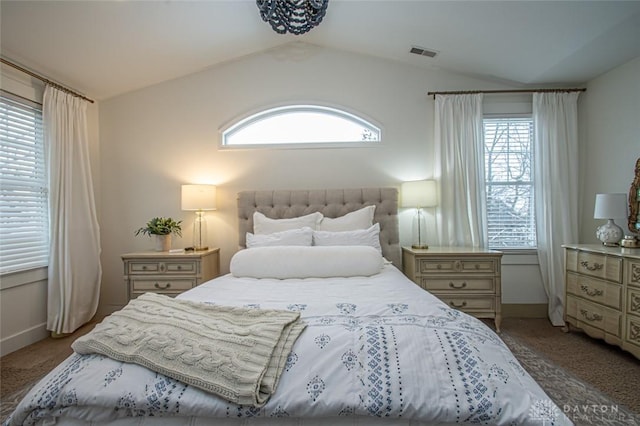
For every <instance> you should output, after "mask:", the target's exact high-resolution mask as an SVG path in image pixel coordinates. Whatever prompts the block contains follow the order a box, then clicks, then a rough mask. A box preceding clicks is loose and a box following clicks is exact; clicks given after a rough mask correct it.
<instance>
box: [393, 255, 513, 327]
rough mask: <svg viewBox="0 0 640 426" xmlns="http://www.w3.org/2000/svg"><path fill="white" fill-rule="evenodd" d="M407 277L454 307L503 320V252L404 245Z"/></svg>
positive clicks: (498, 324)
mask: <svg viewBox="0 0 640 426" xmlns="http://www.w3.org/2000/svg"><path fill="white" fill-rule="evenodd" d="M402 267H403V270H404V273H405V275H406V276H408V277H409V279H410V280H412V281H413V282H415V283H416V284H418V285H419V286H420V287H422V288H424V289H425V290H427V291H429V292H430V293H432V294H433V295H434V296H437V297H438V298H439V299H441V300H442V301H444V302H445V303H447V304H448V305H449V306H451V307H452V308H456V309H460V310H461V311H464V312H467V313H469V314H471V315H473V316H475V317H478V318H493V319H494V322H495V325H496V331H498V332H499V331H500V323H501V322H502V296H501V294H502V286H501V278H500V277H501V270H502V252H500V251H496V250H487V249H481V248H473V247H431V248H430V249H429V250H418V249H413V248H410V247H403V248H402Z"/></svg>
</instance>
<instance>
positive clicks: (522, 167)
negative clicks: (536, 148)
mask: <svg viewBox="0 0 640 426" xmlns="http://www.w3.org/2000/svg"><path fill="white" fill-rule="evenodd" d="M484 142H485V173H486V176H485V179H486V185H487V227H488V229H487V231H488V237H489V247H493V248H535V247H536V232H535V206H534V194H533V164H532V162H533V120H532V119H530V118H497V119H485V120H484Z"/></svg>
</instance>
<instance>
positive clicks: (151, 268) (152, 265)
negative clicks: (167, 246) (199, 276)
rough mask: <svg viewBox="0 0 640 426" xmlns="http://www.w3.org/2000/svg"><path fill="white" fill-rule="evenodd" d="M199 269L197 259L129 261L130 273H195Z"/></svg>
mask: <svg viewBox="0 0 640 426" xmlns="http://www.w3.org/2000/svg"><path fill="white" fill-rule="evenodd" d="M196 270H197V262H196V261H195V260H171V261H140V262H129V271H128V272H129V274H132V275H133V274H135V275H138V274H193V273H195V272H196Z"/></svg>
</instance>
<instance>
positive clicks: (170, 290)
mask: <svg viewBox="0 0 640 426" xmlns="http://www.w3.org/2000/svg"><path fill="white" fill-rule="evenodd" d="M122 260H123V262H124V282H125V284H126V285H127V291H128V295H129V299H134V298H136V297H138V296H139V295H141V294H143V293H146V292H153V293H159V294H165V295H167V296H172V297H175V296H177V295H178V294H180V293H182V292H184V291H186V290H189V289H191V288H193V287H195V286H197V285H199V284H202V283H203V282H205V281H208V280H210V279H212V278H215V277H217V276H218V275H220V249H217V248H214V249H209V250H206V251H196V252H178V253H171V252H166V251H164V252H158V251H149V252H139V253H127V254H123V255H122Z"/></svg>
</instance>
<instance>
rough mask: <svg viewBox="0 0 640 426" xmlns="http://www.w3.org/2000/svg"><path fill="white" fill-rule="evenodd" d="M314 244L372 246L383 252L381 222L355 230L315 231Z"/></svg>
mask: <svg viewBox="0 0 640 426" xmlns="http://www.w3.org/2000/svg"><path fill="white" fill-rule="evenodd" d="M313 245H314V246H370V247H373V248H375V249H376V250H378V252H379V253H382V247H381V246H380V224H379V223H376V224H375V225H373V226H371V227H369V228H368V229H358V230H355V231H342V232H331V231H313Z"/></svg>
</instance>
